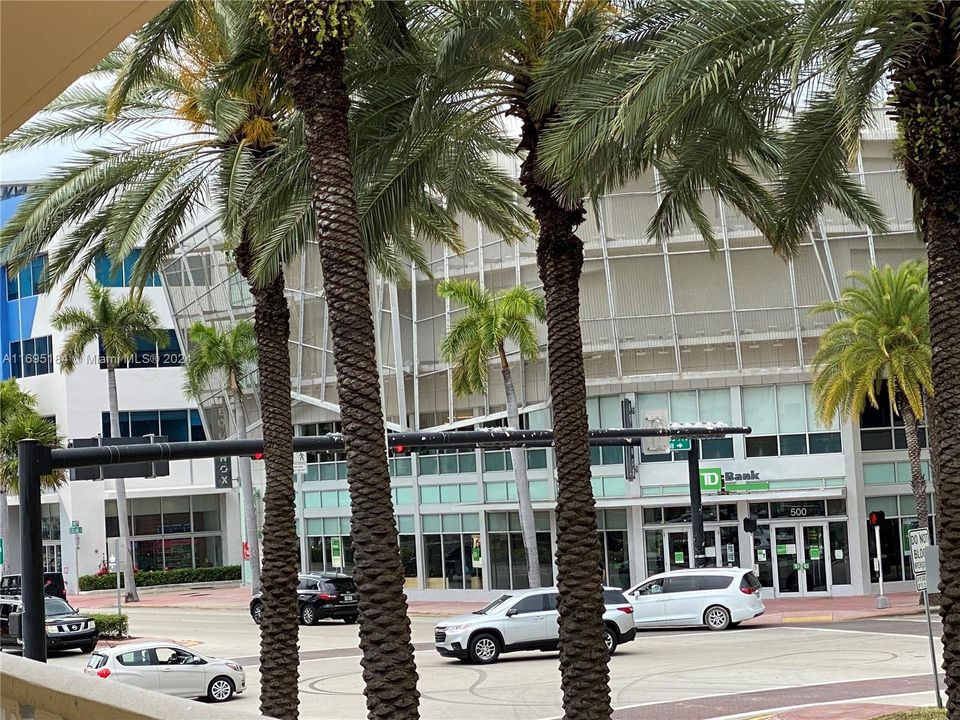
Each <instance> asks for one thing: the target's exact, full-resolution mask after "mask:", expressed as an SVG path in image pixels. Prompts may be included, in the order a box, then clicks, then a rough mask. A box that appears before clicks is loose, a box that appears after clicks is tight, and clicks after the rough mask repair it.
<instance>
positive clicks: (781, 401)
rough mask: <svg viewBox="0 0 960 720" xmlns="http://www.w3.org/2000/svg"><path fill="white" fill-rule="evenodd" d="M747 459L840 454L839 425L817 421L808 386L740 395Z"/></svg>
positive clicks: (765, 387) (763, 389) (753, 389)
mask: <svg viewBox="0 0 960 720" xmlns="http://www.w3.org/2000/svg"><path fill="white" fill-rule="evenodd" d="M742 398H743V422H744V424H745V425H749V426H750V427H751V428H753V433H752V434H751V435H749V436H747V438H746V451H747V457H771V456H777V455H782V456H788V455H808V454H809V455H819V454H824V453H838V452H841V451H842V448H841V444H840V432H839V430H840V428H839V422H838V420H837V419H836V418H835V419H834V421H833V423H831V425H830V426H829V427H825V426H823V425H821V424H820V423H819V421H818V420H817V416H816V412H815V408H814V403H813V395H812V392H811V389H810V385H808V384H797V385H761V386H755V387H745V388H743V391H742Z"/></svg>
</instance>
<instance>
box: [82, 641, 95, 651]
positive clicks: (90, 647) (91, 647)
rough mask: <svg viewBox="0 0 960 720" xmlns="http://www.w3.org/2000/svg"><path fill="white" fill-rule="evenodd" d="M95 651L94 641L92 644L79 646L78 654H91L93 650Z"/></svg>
mask: <svg viewBox="0 0 960 720" xmlns="http://www.w3.org/2000/svg"><path fill="white" fill-rule="evenodd" d="M96 649H97V641H96V640H94V641H93V642H88V643H87V644H86V645H81V646H80V652H82V653H92V652H93V651H94V650H96Z"/></svg>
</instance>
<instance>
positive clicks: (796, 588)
mask: <svg viewBox="0 0 960 720" xmlns="http://www.w3.org/2000/svg"><path fill="white" fill-rule="evenodd" d="M771 531H772V535H773V538H772V540H773V542H772V545H773V552H774V555H775V558H776V561H775V562H774V563H773V571H774V589H775V591H776V594H777V595H778V596H788V597H789V596H798V597H800V596H810V595H826V594H828V593H829V592H830V569H829V564H828V563H827V562H826V552H827V547H826V545H827V543H826V537H827V532H826V527H825V526H824V524H822V523H798V524H790V525H774V526H772V527H771Z"/></svg>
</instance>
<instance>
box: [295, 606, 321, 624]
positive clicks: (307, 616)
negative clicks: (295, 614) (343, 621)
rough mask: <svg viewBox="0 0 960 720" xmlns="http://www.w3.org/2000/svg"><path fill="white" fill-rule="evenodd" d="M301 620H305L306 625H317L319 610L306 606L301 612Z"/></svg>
mask: <svg viewBox="0 0 960 720" xmlns="http://www.w3.org/2000/svg"><path fill="white" fill-rule="evenodd" d="M300 619H301V620H303V624H304V625H316V624H317V620H318V619H319V618H318V617H317V609H316V608H315V607H314V606H313V605H304V606H303V610H301V611H300Z"/></svg>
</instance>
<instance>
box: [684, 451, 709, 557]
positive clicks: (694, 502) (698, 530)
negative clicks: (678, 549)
mask: <svg viewBox="0 0 960 720" xmlns="http://www.w3.org/2000/svg"><path fill="white" fill-rule="evenodd" d="M687 472H688V475H689V480H690V523H691V525H693V567H695V568H702V567H706V566H707V555H706V550H705V548H704V542H703V498H702V497H701V496H700V441H699V440H698V439H697V438H690V449H689V450H687Z"/></svg>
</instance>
